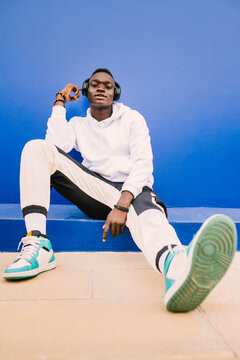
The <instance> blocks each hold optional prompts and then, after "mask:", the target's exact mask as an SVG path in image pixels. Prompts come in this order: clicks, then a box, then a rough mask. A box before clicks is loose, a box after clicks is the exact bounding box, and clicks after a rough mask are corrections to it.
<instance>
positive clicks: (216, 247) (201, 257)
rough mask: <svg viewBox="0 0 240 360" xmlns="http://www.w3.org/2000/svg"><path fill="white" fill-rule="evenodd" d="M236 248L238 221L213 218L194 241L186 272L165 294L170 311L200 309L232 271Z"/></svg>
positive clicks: (220, 216) (215, 216)
mask: <svg viewBox="0 0 240 360" xmlns="http://www.w3.org/2000/svg"><path fill="white" fill-rule="evenodd" d="M236 247H237V231H236V226H235V224H234V222H233V221H232V220H231V219H230V218H229V217H227V216H225V215H213V216H212V217H210V218H209V219H208V220H207V221H206V222H205V223H204V224H203V225H202V227H201V228H200V229H199V231H198V232H197V234H196V236H195V238H194V239H193V241H192V244H191V246H190V249H189V253H188V265H187V267H186V271H185V273H184V274H183V275H182V276H181V278H180V279H177V280H176V281H175V283H174V284H173V285H172V286H171V287H170V289H169V290H168V292H167V293H166V294H165V297H164V300H165V304H166V307H167V310H168V311H171V312H187V311H191V310H194V309H195V308H196V307H197V306H199V305H200V304H201V303H202V301H203V300H204V299H205V298H206V296H207V295H208V294H209V293H210V291H211V290H212V289H213V288H214V287H215V286H216V285H217V283H218V282H219V281H220V280H221V279H222V277H223V276H224V274H225V273H226V271H227V270H228V268H229V266H230V264H231V262H232V259H233V257H234V254H235V252H236Z"/></svg>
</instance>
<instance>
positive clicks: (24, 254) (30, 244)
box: [16, 236, 40, 260]
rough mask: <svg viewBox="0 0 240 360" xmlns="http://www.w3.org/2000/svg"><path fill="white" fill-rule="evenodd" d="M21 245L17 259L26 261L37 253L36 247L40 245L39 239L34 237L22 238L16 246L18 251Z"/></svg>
mask: <svg viewBox="0 0 240 360" xmlns="http://www.w3.org/2000/svg"><path fill="white" fill-rule="evenodd" d="M21 244H23V246H22V249H21V252H20V254H19V256H18V258H17V259H16V260H18V259H26V260H29V259H31V257H32V256H33V255H35V254H36V253H37V248H38V245H39V244H40V239H39V238H38V237H36V236H25V237H23V238H22V240H21V241H20V242H19V244H18V248H17V249H18V250H19V248H20V246H21Z"/></svg>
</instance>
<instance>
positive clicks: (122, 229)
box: [121, 224, 125, 234]
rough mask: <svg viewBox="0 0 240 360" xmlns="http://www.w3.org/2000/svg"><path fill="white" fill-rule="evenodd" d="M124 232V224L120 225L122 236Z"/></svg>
mask: <svg viewBox="0 0 240 360" xmlns="http://www.w3.org/2000/svg"><path fill="white" fill-rule="evenodd" d="M124 230H125V224H123V225H121V233H122V234H123V233H124Z"/></svg>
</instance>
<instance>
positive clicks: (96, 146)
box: [46, 103, 153, 197]
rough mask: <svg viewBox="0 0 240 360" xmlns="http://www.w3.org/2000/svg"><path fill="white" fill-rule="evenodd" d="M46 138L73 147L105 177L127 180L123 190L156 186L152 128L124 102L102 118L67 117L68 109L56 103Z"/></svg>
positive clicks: (137, 189)
mask: <svg viewBox="0 0 240 360" xmlns="http://www.w3.org/2000/svg"><path fill="white" fill-rule="evenodd" d="M47 125H48V128H47V133H46V140H47V141H49V142H51V143H53V144H55V145H57V146H58V147H59V148H61V149H62V150H63V151H65V152H69V151H71V150H72V149H73V148H74V149H75V150H77V151H79V152H80V153H81V155H82V157H83V162H82V164H83V165H84V166H86V167H87V168H88V169H89V170H92V171H94V172H96V173H98V174H100V175H101V176H103V177H104V178H106V179H108V180H111V181H117V182H124V184H123V187H122V191H123V190H127V191H130V192H131V193H132V194H133V196H134V197H136V196H137V195H138V194H140V192H141V191H142V188H143V187H144V186H149V187H150V188H152V185H153V176H152V172H153V164H152V149H151V144H150V137H149V131H148V128H147V125H146V122H145V119H144V117H143V116H142V115H140V114H139V112H137V111H136V110H132V109H130V108H129V107H128V106H125V105H123V104H121V103H114V104H113V113H112V115H111V117H110V118H108V119H105V120H103V121H100V122H98V121H97V120H96V119H94V118H93V117H92V116H91V111H90V109H88V110H87V116H86V117H77V116H75V117H73V118H72V119H70V121H69V122H67V120H66V109H65V108H64V107H62V106H54V107H53V110H52V115H51V117H50V118H49V119H48V124H47Z"/></svg>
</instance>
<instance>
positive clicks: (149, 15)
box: [0, 0, 240, 207]
mask: <svg viewBox="0 0 240 360" xmlns="http://www.w3.org/2000/svg"><path fill="white" fill-rule="evenodd" d="M0 18H1V19H0V20H1V21H0V24H1V32H0V40H1V56H0V71H1V73H0V80H1V96H0V116H1V133H0V147H1V149H0V153H1V180H0V181H1V183H0V202H6V203H11V202H12V203H15V202H19V188H18V176H19V175H18V173H19V162H20V154H21V149H22V147H23V146H24V144H25V142H27V141H28V140H30V139H35V138H43V137H44V135H45V128H46V122H47V118H48V116H49V115H50V112H51V106H52V102H53V100H54V95H55V93H56V91H58V90H60V89H62V88H63V87H64V85H65V84H66V83H67V82H73V83H75V84H79V85H81V83H82V81H83V80H84V79H85V78H86V77H88V76H89V74H90V73H91V72H92V71H93V70H94V69H95V68H97V67H99V66H104V67H109V69H110V70H111V71H112V72H113V74H114V75H115V78H116V80H117V81H118V82H119V83H120V84H121V86H122V99H121V101H122V102H124V103H126V104H127V105H129V106H131V107H132V108H135V109H137V110H139V111H140V112H141V113H142V114H143V115H144V116H145V118H146V120H147V123H148V126H149V129H150V133H151V137H152V146H153V152H154V155H155V157H154V175H155V189H156V190H157V191H158V193H159V195H160V197H161V198H162V200H163V201H165V202H166V203H167V205H170V206H191V205H192V206H198V205H202V206H226V207H239V203H240V189H239V188H240V187H239V184H240V171H239V159H240V146H239V138H240V125H239V124H240V62H239V59H240V42H239V39H240V21H239V19H240V2H239V1H237V0H199V1H192V0H189V1H188V0H179V1H177V0H176V1H173V0H166V1H163V0H152V1H150V2H146V1H141V0H140V1H139V0H133V1H131V0H122V1H119V2H115V1H112V0H102V1H95V0H92V1H86V2H83V1H80V0H72V1H68V2H67V1H63V0H58V1H55V0H54V1H49V0H48V1H46V0H42V1H41V2H40V1H38V2H36V1H30V0H29V1H28V0H22V1H19V0H11V1H9V0H8V1H7V0H1V1H0ZM85 105H86V104H85V102H84V101H83V100H79V101H78V102H76V103H75V104H70V105H68V116H69V117H70V116H73V115H76V114H77V113H79V112H80V113H82V112H83V109H81V106H83V107H85ZM52 200H53V202H64V200H63V199H62V198H61V197H60V196H58V195H56V193H54V194H53V199H52Z"/></svg>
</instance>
